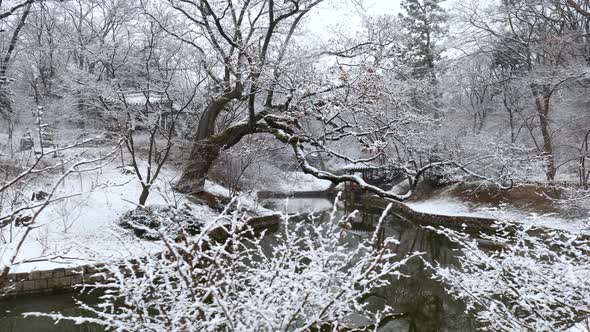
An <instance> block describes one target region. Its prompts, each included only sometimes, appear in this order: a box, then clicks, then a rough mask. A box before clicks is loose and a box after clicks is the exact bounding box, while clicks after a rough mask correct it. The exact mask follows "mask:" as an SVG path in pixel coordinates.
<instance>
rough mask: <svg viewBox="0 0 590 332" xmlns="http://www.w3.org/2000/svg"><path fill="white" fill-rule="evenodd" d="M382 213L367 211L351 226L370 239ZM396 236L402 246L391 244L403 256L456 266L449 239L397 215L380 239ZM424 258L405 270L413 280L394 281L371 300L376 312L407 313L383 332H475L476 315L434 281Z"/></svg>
mask: <svg viewBox="0 0 590 332" xmlns="http://www.w3.org/2000/svg"><path fill="white" fill-rule="evenodd" d="M380 214H381V211H363V212H362V213H361V214H360V215H359V216H357V217H356V218H355V219H356V220H354V221H353V222H352V223H351V231H353V232H354V233H355V234H356V236H358V234H359V231H362V232H366V235H364V236H370V235H371V234H372V231H374V230H375V228H376V226H377V223H378V220H379V217H380ZM390 237H394V238H396V239H397V240H398V241H399V244H398V245H393V244H392V245H391V246H392V248H391V249H392V250H394V251H396V252H397V253H398V255H399V256H400V257H403V256H405V255H406V254H409V253H412V252H416V251H418V252H421V253H423V255H422V256H421V258H422V259H423V260H424V261H426V262H429V263H435V262H438V263H440V264H443V265H450V264H454V263H456V260H455V258H454V257H455V255H456V252H455V251H454V249H455V248H456V247H455V246H454V245H453V244H452V243H451V242H450V241H448V240H447V239H446V238H445V237H443V236H441V235H439V234H436V233H434V232H431V231H428V230H425V229H423V228H421V227H419V226H417V225H414V224H412V223H411V222H409V221H405V220H402V219H400V218H398V217H396V216H393V215H390V216H388V217H387V220H386V222H385V223H384V225H383V228H382V229H381V231H380V234H379V239H381V240H383V239H385V238H390ZM424 261H422V260H421V259H413V260H410V261H409V262H408V264H407V265H406V266H405V267H404V269H403V270H402V271H401V272H402V273H404V274H405V275H408V276H409V278H401V279H399V280H398V279H395V280H391V285H390V286H388V287H384V288H382V289H378V290H376V291H375V293H374V295H373V296H372V297H371V298H369V299H368V301H369V305H370V307H371V308H372V309H374V310H377V309H381V308H383V306H384V305H388V306H390V307H392V308H393V309H394V310H395V311H396V312H400V313H403V314H404V321H403V322H391V323H389V324H388V325H387V326H386V327H385V328H384V329H383V331H416V332H417V331H420V332H422V331H425V332H426V331H437V332H438V331H441V332H442V331H475V330H476V323H475V320H474V318H473V317H472V316H470V315H467V314H465V313H464V311H465V306H464V305H463V304H462V303H460V302H458V301H455V300H454V299H453V298H452V297H450V296H449V295H448V294H447V293H446V292H445V290H444V286H443V285H441V284H440V283H439V282H437V281H435V280H432V279H431V278H430V277H431V271H430V269H429V268H428V267H427V266H426V264H425V263H424Z"/></svg>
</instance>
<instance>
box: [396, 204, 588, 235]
mask: <svg viewBox="0 0 590 332" xmlns="http://www.w3.org/2000/svg"><path fill="white" fill-rule="evenodd" d="M406 204H407V205H408V206H409V207H411V208H412V209H414V210H416V211H418V212H424V213H431V214H437V215H447V216H469V217H487V218H494V219H497V220H507V221H512V222H517V223H523V224H527V225H534V226H539V227H545V228H552V229H559V230H565V231H568V232H572V233H584V234H590V218H588V219H568V218H564V217H560V216H559V215H557V214H555V213H548V214H537V213H534V212H527V211H523V210H519V209H517V208H514V207H511V206H509V205H506V206H502V207H501V208H497V207H490V206H485V205H479V204H475V203H471V202H469V203H468V202H464V201H461V200H460V199H458V198H456V197H450V196H444V197H440V198H430V199H426V200H421V201H410V202H407V203H406Z"/></svg>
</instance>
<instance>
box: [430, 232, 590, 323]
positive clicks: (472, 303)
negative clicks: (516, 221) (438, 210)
mask: <svg viewBox="0 0 590 332" xmlns="http://www.w3.org/2000/svg"><path fill="white" fill-rule="evenodd" d="M436 231H437V232H439V233H441V234H444V235H445V236H447V237H448V238H449V239H451V240H452V241H454V242H456V243H459V244H460V245H461V250H462V254H461V256H460V257H459V261H460V264H459V266H457V267H453V266H441V265H439V266H436V267H435V269H436V274H435V278H436V279H439V280H440V281H442V282H444V283H446V284H447V285H448V287H449V288H448V291H449V292H450V293H451V294H452V295H454V296H455V297H456V298H459V299H461V300H462V301H464V302H465V303H466V304H467V307H468V310H470V311H472V312H473V313H474V314H475V315H476V317H477V319H478V320H479V321H481V322H482V323H483V324H484V328H483V329H485V330H488V331H563V330H565V329H567V328H568V327H569V326H571V325H573V324H574V323H575V322H577V321H580V320H582V319H583V318H584V317H587V316H589V315H590V278H588V276H590V241H589V240H588V239H587V237H584V236H581V235H575V234H570V233H567V232H561V231H546V230H545V231H543V230H539V229H533V228H532V227H531V226H514V225H508V224H499V225H498V231H497V232H496V235H482V237H483V238H484V239H486V240H489V241H492V242H493V243H495V244H496V245H497V246H498V247H497V248H500V249H496V250H489V248H488V249H482V248H481V247H480V245H479V244H478V241H476V240H475V239H474V238H472V237H471V236H469V235H467V234H464V233H462V232H459V231H454V230H449V229H444V228H440V229H436Z"/></svg>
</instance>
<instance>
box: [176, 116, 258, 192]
mask: <svg viewBox="0 0 590 332" xmlns="http://www.w3.org/2000/svg"><path fill="white" fill-rule="evenodd" d="M251 133H252V131H251V127H250V125H249V123H247V122H246V123H240V124H237V125H235V126H231V127H229V128H227V129H225V130H224V131H222V132H220V133H218V134H215V135H211V136H209V137H207V138H205V139H201V140H198V141H196V142H195V143H194V144H193V147H192V149H191V154H190V157H189V160H188V163H187V164H186V166H185V168H184V170H183V172H182V175H181V177H180V180H178V182H177V184H176V188H175V189H176V190H177V191H179V192H182V193H186V194H194V193H198V192H200V191H202V190H203V185H204V184H205V179H206V177H207V173H209V169H210V168H211V166H212V165H213V163H214V162H215V160H216V159H217V157H218V156H219V153H220V152H221V150H222V149H227V148H229V147H232V146H234V145H235V144H237V143H238V142H239V141H240V140H241V139H242V138H243V137H244V136H246V135H248V134H251Z"/></svg>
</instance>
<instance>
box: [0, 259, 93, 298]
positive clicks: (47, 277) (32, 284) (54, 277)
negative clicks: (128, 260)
mask: <svg viewBox="0 0 590 332" xmlns="http://www.w3.org/2000/svg"><path fill="white" fill-rule="evenodd" d="M97 272H98V268H97V267H96V266H93V265H85V266H80V267H73V268H57V269H53V270H44V271H32V272H28V273H26V272H25V273H11V274H9V275H8V277H7V280H8V287H7V288H6V289H3V290H0V300H4V299H8V298H12V297H16V296H22V295H31V294H49V293H59V292H67V291H72V290H74V289H75V287H76V286H78V285H81V284H83V283H90V282H95V281H97V280H99V279H100V278H99V277H92V276H93V275H94V274H96V273H97Z"/></svg>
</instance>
